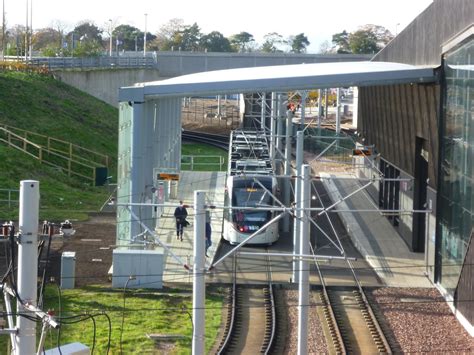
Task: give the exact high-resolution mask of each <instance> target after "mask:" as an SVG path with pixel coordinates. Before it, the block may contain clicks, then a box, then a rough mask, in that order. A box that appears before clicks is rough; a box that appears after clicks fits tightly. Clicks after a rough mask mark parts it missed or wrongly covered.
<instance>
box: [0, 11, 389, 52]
mask: <svg viewBox="0 0 474 355" xmlns="http://www.w3.org/2000/svg"><path fill="white" fill-rule="evenodd" d="M65 28H66V26H64V25H63V24H62V23H61V22H59V21H56V22H55V23H53V24H52V26H51V27H48V28H44V29H40V30H37V31H35V32H34V33H33V34H31V36H32V37H31V42H32V45H33V48H34V50H35V51H40V52H41V53H42V55H44V56H98V55H102V54H103V53H104V52H107V51H109V50H112V51H113V52H114V53H119V52H121V51H142V50H143V46H144V37H145V33H144V32H143V31H141V30H140V29H138V28H136V27H134V26H130V25H127V24H121V25H113V24H112V23H110V24H108V26H107V25H105V26H103V27H102V28H100V27H98V26H97V25H95V24H94V23H93V22H91V21H83V22H81V23H79V24H78V25H77V26H76V27H75V28H74V29H73V30H72V31H66V30H65ZM25 32H26V29H25V27H24V26H21V25H17V26H14V27H13V28H10V29H8V30H7V31H6V32H5V40H4V41H2V43H5V47H6V48H5V53H6V54H8V55H24V51H25V41H26V38H27V36H25ZM0 35H1V34H0ZM392 37H393V36H392V35H391V33H390V32H389V31H388V30H386V29H385V28H383V27H381V26H374V25H366V26H364V27H362V28H360V29H359V30H358V31H356V32H353V33H347V32H346V31H343V32H341V33H337V34H335V35H334V36H333V38H332V45H329V44H327V43H326V44H324V45H323V46H322V47H321V52H323V53H327V52H330V53H336V52H337V53H374V52H376V51H377V50H378V49H380V48H381V47H382V46H384V45H385V44H386V43H387V42H388V41H389V40H390V39H391V38H392ZM309 44H310V42H309V40H308V38H307V37H306V36H305V34H304V33H300V34H297V35H294V36H289V37H288V38H284V37H283V36H282V35H280V34H278V33H276V32H271V33H268V34H267V35H265V36H264V41H263V43H262V44H258V43H257V42H256V41H255V39H254V37H253V35H252V34H250V33H248V32H240V33H238V34H235V35H232V36H230V37H228V38H227V37H225V36H224V35H223V34H222V33H220V32H218V31H212V32H210V33H203V32H202V31H201V29H200V27H199V26H198V24H197V23H194V24H192V25H185V24H184V22H183V20H181V19H173V20H170V21H169V22H168V23H167V24H165V25H163V26H162V27H161V28H160V30H159V31H158V32H157V33H156V34H155V35H154V34H151V33H149V32H147V33H146V45H147V50H150V51H157V50H182V51H209V52H264V53H276V52H292V53H305V52H306V49H307V46H309Z"/></svg>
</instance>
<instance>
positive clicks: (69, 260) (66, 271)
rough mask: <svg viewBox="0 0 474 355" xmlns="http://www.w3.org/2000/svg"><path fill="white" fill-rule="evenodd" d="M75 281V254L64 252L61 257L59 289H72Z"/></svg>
mask: <svg viewBox="0 0 474 355" xmlns="http://www.w3.org/2000/svg"><path fill="white" fill-rule="evenodd" d="M75 281H76V252H74V251H65V252H63V253H62V255H61V288H62V289H63V290H64V289H68V288H74V283H75Z"/></svg>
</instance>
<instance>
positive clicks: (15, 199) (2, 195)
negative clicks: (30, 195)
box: [0, 189, 20, 207]
mask: <svg viewBox="0 0 474 355" xmlns="http://www.w3.org/2000/svg"><path fill="white" fill-rule="evenodd" d="M19 201H20V190H15V189H0V203H1V204H3V203H7V204H8V207H11V205H12V204H13V203H15V204H18V203H19Z"/></svg>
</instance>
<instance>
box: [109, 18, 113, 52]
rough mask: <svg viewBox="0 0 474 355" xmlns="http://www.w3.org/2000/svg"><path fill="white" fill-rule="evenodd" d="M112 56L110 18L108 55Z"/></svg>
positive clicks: (110, 23)
mask: <svg viewBox="0 0 474 355" xmlns="http://www.w3.org/2000/svg"><path fill="white" fill-rule="evenodd" d="M111 56H112V20H111V19H109V57H111Z"/></svg>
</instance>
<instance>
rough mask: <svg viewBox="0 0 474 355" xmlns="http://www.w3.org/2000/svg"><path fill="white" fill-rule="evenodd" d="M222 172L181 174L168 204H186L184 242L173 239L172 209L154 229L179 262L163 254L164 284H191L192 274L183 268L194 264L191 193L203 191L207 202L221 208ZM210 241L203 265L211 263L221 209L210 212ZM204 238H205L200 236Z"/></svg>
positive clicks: (192, 200) (223, 182)
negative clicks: (175, 190)
mask: <svg viewBox="0 0 474 355" xmlns="http://www.w3.org/2000/svg"><path fill="white" fill-rule="evenodd" d="M225 175H226V173H225V172H191V171H184V172H182V173H181V177H180V181H179V182H178V187H177V193H176V196H175V198H172V199H170V200H169V201H168V202H169V203H173V204H175V205H178V204H179V201H180V200H183V202H184V204H185V205H188V207H187V212H188V218H187V220H188V222H190V223H191V225H189V226H188V227H186V228H185V229H184V234H183V241H180V240H178V239H177V238H176V223H175V219H174V216H173V214H174V209H175V207H166V208H165V209H164V211H163V214H162V216H161V218H160V220H159V222H158V227H157V229H156V232H157V235H158V238H159V239H160V240H161V241H162V242H163V243H164V244H166V245H167V246H168V247H170V249H171V251H172V252H173V253H174V254H175V255H176V256H177V257H178V258H179V259H180V260H181V261H182V263H180V262H179V261H178V260H176V259H175V258H174V257H172V256H171V254H170V253H168V252H166V251H165V257H164V261H165V271H164V277H163V281H164V282H192V274H191V273H189V272H188V271H187V270H186V269H185V268H184V266H183V264H187V265H189V266H192V264H193V240H194V229H193V225H194V210H193V204H194V191H195V190H203V191H206V203H209V204H213V205H214V204H215V205H223V204H224V186H225ZM210 213H211V229H212V233H211V240H212V245H211V247H210V248H209V250H208V255H209V258H207V259H206V265H209V262H210V261H211V260H212V257H213V255H214V253H215V250H216V248H217V245H218V243H219V240H220V239H221V233H222V209H216V210H212V211H211V212H210ZM202 238H204V235H203V236H202Z"/></svg>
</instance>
